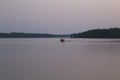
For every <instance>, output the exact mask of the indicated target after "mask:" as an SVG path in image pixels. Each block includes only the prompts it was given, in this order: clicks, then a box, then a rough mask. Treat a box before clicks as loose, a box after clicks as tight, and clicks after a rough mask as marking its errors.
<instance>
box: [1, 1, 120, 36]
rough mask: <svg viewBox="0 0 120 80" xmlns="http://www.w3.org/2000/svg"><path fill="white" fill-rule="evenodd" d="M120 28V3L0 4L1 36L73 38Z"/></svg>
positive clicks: (54, 2) (11, 2)
mask: <svg viewBox="0 0 120 80" xmlns="http://www.w3.org/2000/svg"><path fill="white" fill-rule="evenodd" d="M113 27H120V0H0V32H31V33H32V32H34V33H50V34H70V33H76V32H82V31H86V30H89V29H95V28H113Z"/></svg>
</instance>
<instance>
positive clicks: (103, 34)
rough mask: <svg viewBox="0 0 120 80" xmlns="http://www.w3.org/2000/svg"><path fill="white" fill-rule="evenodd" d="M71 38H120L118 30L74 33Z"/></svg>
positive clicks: (119, 29) (119, 30) (94, 30)
mask: <svg viewBox="0 0 120 80" xmlns="http://www.w3.org/2000/svg"><path fill="white" fill-rule="evenodd" d="M71 37H72V38H120V28H109V29H93V30H88V31H86V32H82V33H74V34H72V35H71Z"/></svg>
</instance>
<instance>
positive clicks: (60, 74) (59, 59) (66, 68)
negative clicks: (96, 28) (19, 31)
mask: <svg viewBox="0 0 120 80" xmlns="http://www.w3.org/2000/svg"><path fill="white" fill-rule="evenodd" d="M59 40H60V39H59V38H41V39H40V38H38V39H24V38H23V39H22V38H21V39H0V80H120V39H69V38H68V39H66V42H63V43H61V42H60V41H59Z"/></svg>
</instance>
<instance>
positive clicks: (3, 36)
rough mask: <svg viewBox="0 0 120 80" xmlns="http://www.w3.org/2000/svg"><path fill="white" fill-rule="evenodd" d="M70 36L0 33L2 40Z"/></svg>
mask: <svg viewBox="0 0 120 80" xmlns="http://www.w3.org/2000/svg"><path fill="white" fill-rule="evenodd" d="M67 36H68V35H54V34H40V33H17V32H12V33H0V38H54V37H67Z"/></svg>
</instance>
